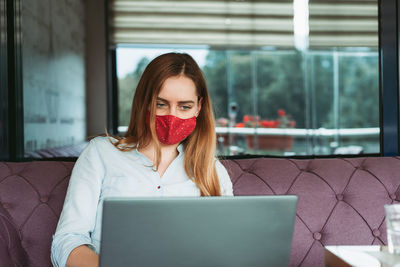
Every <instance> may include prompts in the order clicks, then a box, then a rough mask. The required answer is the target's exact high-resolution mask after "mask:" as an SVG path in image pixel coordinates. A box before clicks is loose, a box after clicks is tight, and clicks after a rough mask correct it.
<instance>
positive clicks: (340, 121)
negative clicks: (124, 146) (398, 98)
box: [110, 0, 380, 155]
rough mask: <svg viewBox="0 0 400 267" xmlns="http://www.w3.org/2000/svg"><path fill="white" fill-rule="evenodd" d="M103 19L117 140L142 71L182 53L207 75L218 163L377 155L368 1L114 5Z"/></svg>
mask: <svg viewBox="0 0 400 267" xmlns="http://www.w3.org/2000/svg"><path fill="white" fill-rule="evenodd" d="M110 10H111V20H110V21H111V32H112V36H111V40H112V42H113V44H114V45H116V47H117V49H116V51H117V52H116V53H117V74H118V85H119V122H120V124H119V125H120V127H119V129H120V130H121V131H122V132H123V131H124V129H126V126H127V124H128V123H129V116H130V114H129V111H130V108H131V106H130V105H131V103H132V97H133V93H134V89H135V87H136V84H137V81H138V78H139V77H140V75H141V73H142V71H143V69H144V67H145V66H146V64H147V63H148V62H149V61H150V60H151V59H152V58H154V57H155V56H156V55H159V54H162V53H165V52H168V51H183V52H187V53H189V54H191V55H192V56H193V57H194V58H195V59H196V61H197V62H198V63H199V65H200V66H201V68H202V70H203V72H204V74H205V76H206V80H207V84H208V87H209V90H210V93H211V96H212V100H213V103H214V112H215V116H216V121H217V128H216V131H217V134H218V153H219V154H223V155H232V154H233V155H234V154H244V153H249V154H270V155H327V154H359V153H379V152H380V151H379V150H380V145H379V132H380V130H379V76H378V75H379V62H378V59H379V55H378V48H377V47H378V33H377V27H378V26H377V24H378V23H377V2H376V1H351V0H349V1H345V2H344V1H339V2H337V1H317V0H310V2H309V3H307V1H302V0H295V1H294V2H291V1H240V2H238V1H212V2H211V1H185V2H180V1H122V0H121V1H113V2H111V7H110ZM307 14H308V16H307ZM150 22H151V23H150ZM183 22H184V23H183ZM293 22H294V23H293ZM299 25H300V27H299ZM301 26H302V27H301Z"/></svg>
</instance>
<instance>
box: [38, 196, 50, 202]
mask: <svg viewBox="0 0 400 267" xmlns="http://www.w3.org/2000/svg"><path fill="white" fill-rule="evenodd" d="M40 201H41V202H43V203H46V202H47V201H49V198H48V197H41V198H40Z"/></svg>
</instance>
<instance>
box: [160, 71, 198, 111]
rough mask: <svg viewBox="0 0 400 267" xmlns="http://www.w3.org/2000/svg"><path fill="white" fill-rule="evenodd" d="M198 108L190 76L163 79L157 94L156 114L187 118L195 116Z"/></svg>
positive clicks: (194, 86) (195, 91)
mask: <svg viewBox="0 0 400 267" xmlns="http://www.w3.org/2000/svg"><path fill="white" fill-rule="evenodd" d="M200 109H201V101H198V96H197V90H196V85H195V84H194V82H193V81H192V80H191V79H190V78H188V77H186V76H183V75H179V76H175V77H170V78H168V79H167V80H165V82H164V84H163V85H162V87H161V90H160V93H159V94H158V96H157V103H156V115H173V116H176V117H178V118H181V119H188V118H191V117H193V116H196V117H197V115H198V114H199V112H200Z"/></svg>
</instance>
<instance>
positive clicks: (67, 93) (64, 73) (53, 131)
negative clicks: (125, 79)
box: [22, 0, 86, 152]
mask: <svg viewBox="0 0 400 267" xmlns="http://www.w3.org/2000/svg"><path fill="white" fill-rule="evenodd" d="M22 33H23V43H22V64H23V97H24V132H25V141H24V144H25V152H29V151H34V150H37V149H43V148H52V147H59V146H64V145H73V144H77V143H80V142H82V141H84V140H86V106H85V105H86V97H85V96H86V86H85V84H86V80H85V79H86V78H85V49H86V48H85V39H86V37H85V1H82V0H57V1H53V0H29V1H22Z"/></svg>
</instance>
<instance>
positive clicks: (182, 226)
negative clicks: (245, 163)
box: [100, 196, 297, 267]
mask: <svg viewBox="0 0 400 267" xmlns="http://www.w3.org/2000/svg"><path fill="white" fill-rule="evenodd" d="M296 205H297V197H296V196H246V197H244V196H242V197H197V198H190V197H174V198H108V199H106V200H105V201H104V206H103V207H104V208H103V218H102V220H103V223H102V241H101V248H100V266H101V267H126V266H138V267H148V266H151V267H161V266H162V267H172V266H173V267H192V266H193V267H200V266H201V267H204V266H207V267H225V266H226V267H228V266H229V267H236V266H237V267H257V266H263V267H265V266H288V265H289V255H290V248H291V243H292V235H293V227H294V219H295V216H296Z"/></svg>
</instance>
